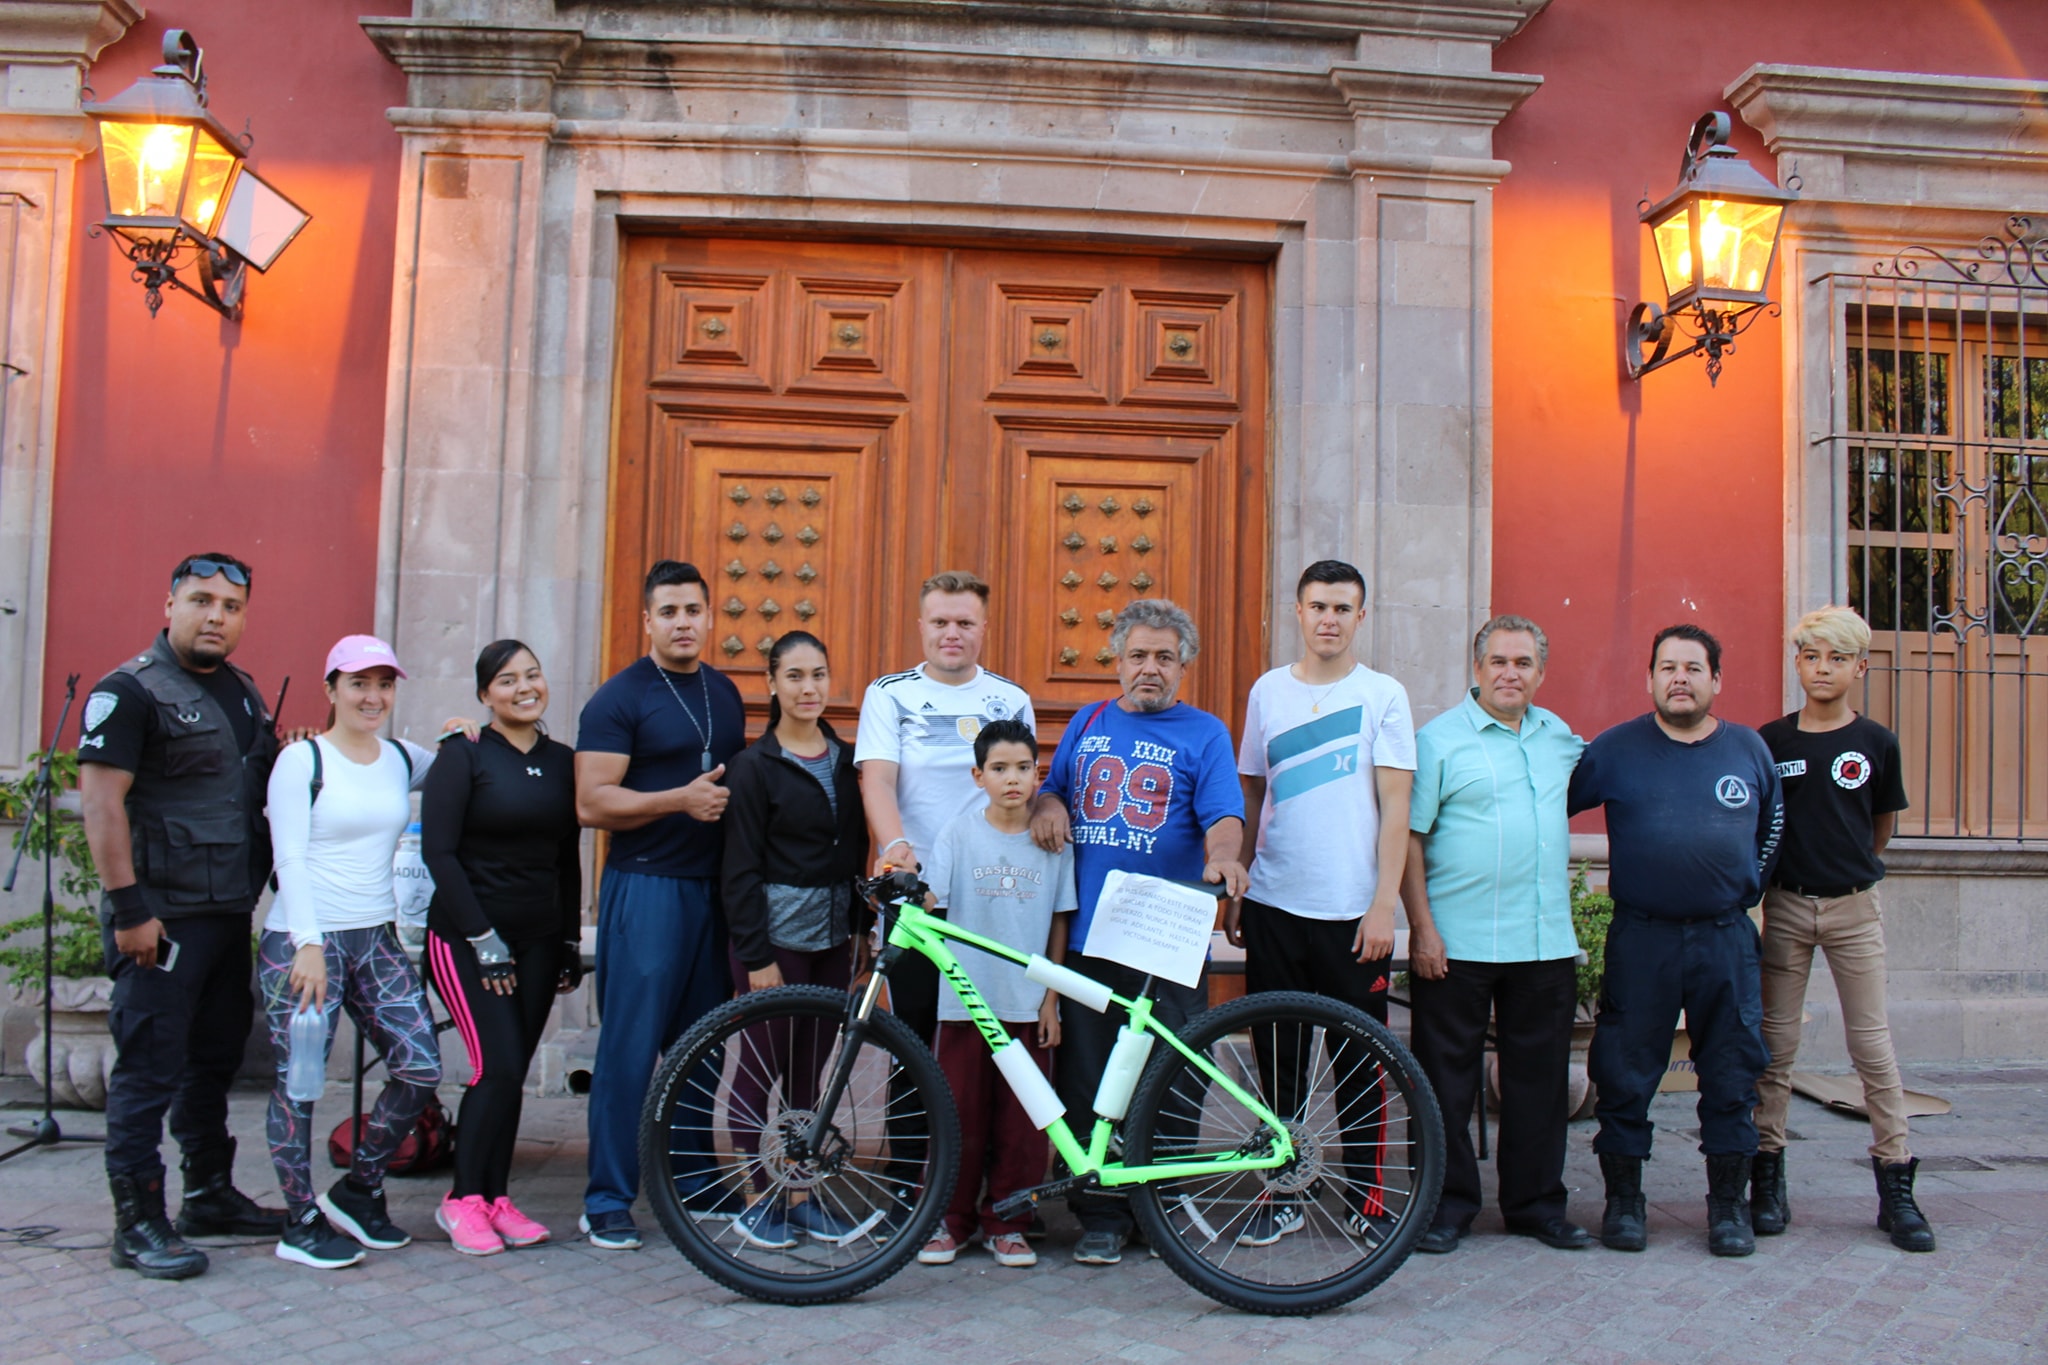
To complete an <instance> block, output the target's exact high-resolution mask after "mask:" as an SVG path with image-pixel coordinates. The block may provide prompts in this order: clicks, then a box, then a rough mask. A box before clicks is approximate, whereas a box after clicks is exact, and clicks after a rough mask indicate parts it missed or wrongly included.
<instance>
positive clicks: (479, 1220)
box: [434, 1194, 505, 1256]
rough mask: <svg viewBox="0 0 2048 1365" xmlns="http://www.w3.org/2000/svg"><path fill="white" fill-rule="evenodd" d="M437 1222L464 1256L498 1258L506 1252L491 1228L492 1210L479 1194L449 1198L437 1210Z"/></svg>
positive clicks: (502, 1243) (503, 1243) (451, 1196)
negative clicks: (499, 1254)
mask: <svg viewBox="0 0 2048 1365" xmlns="http://www.w3.org/2000/svg"><path fill="white" fill-rule="evenodd" d="M434 1221H435V1222H436V1223H439V1224H440V1225H441V1231H443V1232H445V1233H447V1234H448V1240H449V1241H451V1242H453V1243H454V1244H455V1249H456V1250H457V1251H459V1252H461V1253H462V1254H463V1255H465V1256H495V1255H497V1254H498V1253H499V1252H501V1251H503V1250H504V1249H505V1239H504V1238H502V1237H500V1236H498V1234H497V1233H496V1232H495V1231H493V1230H492V1228H491V1206H490V1205H489V1204H486V1203H485V1202H484V1197H483V1196H482V1195H480V1194H470V1195H464V1196H463V1197H462V1198H460V1199H457V1198H456V1197H455V1196H454V1195H452V1194H451V1195H449V1196H448V1197H447V1198H445V1199H443V1200H442V1201H441V1207H440V1208H438V1209H435V1210H434Z"/></svg>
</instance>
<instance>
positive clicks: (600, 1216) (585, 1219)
mask: <svg viewBox="0 0 2048 1365" xmlns="http://www.w3.org/2000/svg"><path fill="white" fill-rule="evenodd" d="M576 1226H577V1228H578V1229H579V1230H580V1231H581V1232H582V1233H583V1235H584V1236H585V1237H588V1238H589V1239H590V1244H591V1245H592V1246H594V1247H597V1248H598V1249H599V1250H601V1251H638V1250H639V1249H640V1228H639V1226H638V1225H637V1224H635V1223H634V1222H633V1215H632V1214H631V1213H630V1212H628V1211H627V1210H625V1209H606V1210H605V1211H604V1212H603V1213H586V1214H584V1215H583V1216H582V1217H581V1218H578V1219H577V1220H576Z"/></svg>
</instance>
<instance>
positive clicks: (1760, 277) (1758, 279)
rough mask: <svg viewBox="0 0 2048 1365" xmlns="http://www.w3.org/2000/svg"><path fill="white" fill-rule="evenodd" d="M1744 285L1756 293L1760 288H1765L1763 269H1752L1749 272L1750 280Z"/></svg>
mask: <svg viewBox="0 0 2048 1365" xmlns="http://www.w3.org/2000/svg"><path fill="white" fill-rule="evenodd" d="M1742 287H1743V288H1744V289H1747V290H1748V291H1749V292H1750V293H1752V294H1754V293H1755V292H1756V291H1757V290H1759V289H1761V288H1763V287H1764V272H1763V271H1761V270H1752V271H1750V272H1749V282H1748V283H1747V284H1745V285H1743V286H1742Z"/></svg>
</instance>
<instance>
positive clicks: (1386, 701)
mask: <svg viewBox="0 0 2048 1365" xmlns="http://www.w3.org/2000/svg"><path fill="white" fill-rule="evenodd" d="M1374 768H1400V769H1403V770H1405V771H1408V772H1413V771H1415V722H1414V720H1413V718H1412V717H1411V716H1410V715H1409V712H1408V691H1407V689H1406V688H1404V687H1402V686H1401V684H1400V683H1398V682H1395V681H1394V680H1393V679H1392V678H1390V677H1388V676H1387V675H1386V674H1384V673H1375V672H1374V671H1373V670H1372V669H1370V668H1367V667H1366V666H1365V665H1364V664H1359V665H1358V666H1356V667H1355V668H1353V669H1352V670H1351V672H1350V674H1349V675H1348V676H1347V677H1345V678H1343V679H1341V680H1340V681H1338V682H1336V683H1333V684H1325V685H1323V686H1319V687H1310V686H1309V685H1308V684H1306V683H1304V682H1301V681H1300V680H1298V679H1297V678H1296V677H1295V676H1294V672H1293V670H1292V669H1291V668H1276V669H1274V670H1273V671H1272V672H1270V673H1267V674H1265V675H1264V676H1262V677H1261V678H1260V679H1259V680H1258V681H1257V682H1255V683H1253V684H1252V694H1251V699H1250V701H1249V702H1247V703H1246V706H1245V720H1244V740H1243V743H1242V744H1240V745H1239V747H1238V754H1237V770H1238V771H1239V772H1240V773H1243V774H1244V775H1245V776H1247V777H1263V778H1265V779H1266V802H1265V805H1264V806H1263V807H1262V808H1261V809H1260V811H1259V848H1258V853H1257V855H1256V856H1255V857H1254V858H1253V860H1252V866H1251V889H1250V890H1249V891H1248V892H1247V893H1246V894H1247V895H1249V896H1250V897H1251V899H1253V900H1255V901H1259V902H1262V903H1263V904H1266V905H1272V906H1278V907H1279V908H1280V909H1282V910H1286V911H1289V912H1291V913H1293V914H1296V915H1300V916H1302V917H1304V918H1306V919H1326V920H1347V919H1357V918H1358V917H1359V916H1360V915H1363V914H1364V913H1365V912H1366V909H1367V908H1368V907H1369V906H1370V905H1371V903H1372V898H1373V892H1374V891H1375V890H1377V889H1378V886H1379V836H1380V803H1379V790H1378V787H1377V785H1376V780H1375V778H1374V776H1373V769H1374Z"/></svg>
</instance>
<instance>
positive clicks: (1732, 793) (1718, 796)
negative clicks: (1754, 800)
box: [1714, 773, 1749, 810]
mask: <svg viewBox="0 0 2048 1365" xmlns="http://www.w3.org/2000/svg"><path fill="white" fill-rule="evenodd" d="M1714 799H1715V800H1716V801H1719V802H1720V803H1721V804H1722V805H1724V806H1726V807H1727V808H1728V809H1729V810H1741V809H1742V808H1743V807H1744V806H1746V805H1748V804H1749V784H1748V783H1747V782H1744V781H1743V780H1742V779H1741V778H1739V777H1737V776H1736V775H1735V774H1734V773H1729V774H1728V775H1727V776H1726V777H1724V778H1722V779H1721V780H1720V781H1719V782H1716V783H1715V784H1714Z"/></svg>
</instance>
